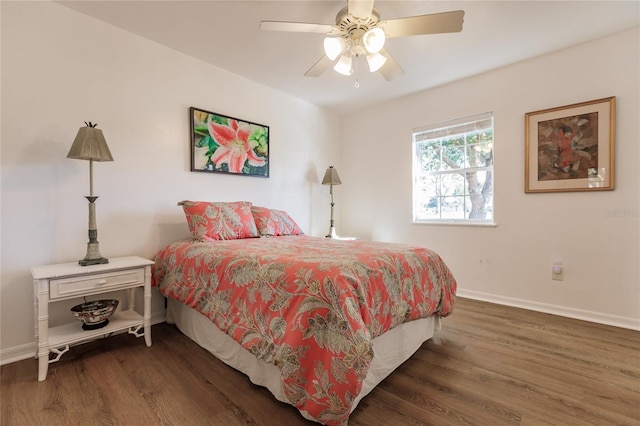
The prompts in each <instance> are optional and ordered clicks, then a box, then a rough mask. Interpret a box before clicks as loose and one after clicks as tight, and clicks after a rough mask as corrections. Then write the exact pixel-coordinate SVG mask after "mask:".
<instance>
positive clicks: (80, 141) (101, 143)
mask: <svg viewBox="0 0 640 426" xmlns="http://www.w3.org/2000/svg"><path fill="white" fill-rule="evenodd" d="M95 126H96V124H92V123H91V122H89V123H87V125H86V127H80V129H79V130H78V134H77V135H76V138H75V139H74V141H73V145H71V149H70V150H69V153H68V154H67V158H75V159H77V160H93V161H113V157H112V156H111V151H109V146H108V145H107V141H106V140H105V139H104V135H103V134H102V130H100V129H96V127H95Z"/></svg>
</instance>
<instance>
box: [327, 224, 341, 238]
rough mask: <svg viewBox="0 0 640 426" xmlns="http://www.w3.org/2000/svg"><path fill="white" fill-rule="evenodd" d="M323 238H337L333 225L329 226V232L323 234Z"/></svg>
mask: <svg viewBox="0 0 640 426" xmlns="http://www.w3.org/2000/svg"><path fill="white" fill-rule="evenodd" d="M325 238H338V234H336V228H335V227H333V226H332V227H331V228H329V233H328V234H327V235H326V236H325Z"/></svg>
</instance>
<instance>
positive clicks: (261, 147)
mask: <svg viewBox="0 0 640 426" xmlns="http://www.w3.org/2000/svg"><path fill="white" fill-rule="evenodd" d="M189 114H190V122H191V129H190V130H191V171H192V172H209V173H227V174H234V175H243V176H259V177H269V126H265V125H264V124H257V123H252V122H250V121H246V120H240V119H237V118H234V117H229V116H226V115H221V114H217V113H215V112H210V111H205V110H202V109H198V108H194V107H191V108H189Z"/></svg>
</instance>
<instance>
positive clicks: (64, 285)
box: [49, 268, 144, 299]
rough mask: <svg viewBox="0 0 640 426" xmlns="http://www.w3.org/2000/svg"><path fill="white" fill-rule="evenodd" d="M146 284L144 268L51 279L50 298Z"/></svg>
mask: <svg viewBox="0 0 640 426" xmlns="http://www.w3.org/2000/svg"><path fill="white" fill-rule="evenodd" d="M136 284H140V285H143V284H144V268H139V269H129V270H125V271H114V272H107V273H104V274H95V275H91V276H90V277H86V276H85V277H72V278H61V279H52V280H50V281H49V298H50V299H59V298H62V297H73V296H78V295H85V294H87V293H91V292H93V291H96V292H103V291H110V290H117V289H119V288H130V287H132V286H135V285H136Z"/></svg>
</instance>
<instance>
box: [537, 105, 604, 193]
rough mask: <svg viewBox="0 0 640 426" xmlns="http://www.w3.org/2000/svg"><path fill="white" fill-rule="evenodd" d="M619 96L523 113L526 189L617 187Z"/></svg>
mask: <svg viewBox="0 0 640 426" xmlns="http://www.w3.org/2000/svg"><path fill="white" fill-rule="evenodd" d="M615 111H616V98H615V96H611V97H608V98H602V99H597V100H594V101H588V102H581V103H577V104H572V105H566V106H561V107H556V108H549V109H544V110H540V111H533V112H528V113H526V114H525V175H524V181H525V192H526V193H535V192H567V191H607V190H613V189H614V187H615V186H614V183H615V180H614V152H615V151H614V147H615Z"/></svg>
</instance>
